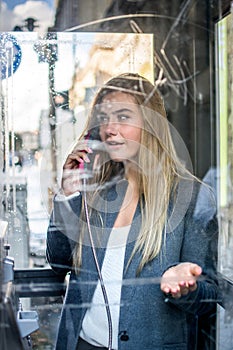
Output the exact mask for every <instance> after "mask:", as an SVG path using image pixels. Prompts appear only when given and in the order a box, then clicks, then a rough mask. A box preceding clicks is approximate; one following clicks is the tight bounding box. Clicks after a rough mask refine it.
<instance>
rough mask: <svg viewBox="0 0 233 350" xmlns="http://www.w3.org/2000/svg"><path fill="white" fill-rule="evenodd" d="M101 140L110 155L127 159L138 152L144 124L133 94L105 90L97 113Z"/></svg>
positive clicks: (121, 159) (113, 157)
mask: <svg viewBox="0 0 233 350" xmlns="http://www.w3.org/2000/svg"><path fill="white" fill-rule="evenodd" d="M97 119H98V124H99V128H100V138H101V141H103V142H105V145H106V148H107V151H108V152H109V155H110V158H111V159H112V160H114V161H117V162H120V161H130V160H132V159H134V157H135V156H136V155H137V153H138V150H139V147H140V142H141V132H142V127H143V119H142V114H141V111H140V109H139V105H138V104H137V103H136V100H135V98H134V97H133V96H132V95H130V94H127V93H124V92H120V91H116V92H111V93H109V94H107V95H106V96H105V97H104V99H103V100H102V103H101V104H100V105H99V106H98V113H97Z"/></svg>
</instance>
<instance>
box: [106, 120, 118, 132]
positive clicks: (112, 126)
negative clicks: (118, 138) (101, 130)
mask: <svg viewBox="0 0 233 350" xmlns="http://www.w3.org/2000/svg"><path fill="white" fill-rule="evenodd" d="M118 131H119V125H118V123H116V122H114V121H109V122H108V124H107V125H106V129H105V132H106V134H107V135H117V134H118Z"/></svg>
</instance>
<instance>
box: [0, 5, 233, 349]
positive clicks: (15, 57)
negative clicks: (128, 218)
mask: <svg viewBox="0 0 233 350" xmlns="http://www.w3.org/2000/svg"><path fill="white" fill-rule="evenodd" d="M100 3H101V4H100ZM152 3H153V4H152ZM229 5H230V2H227V1H226V2H224V1H206V2H205V1H204V2H203V1H191V0H187V1H176V2H174V1H173V2H171V1H165V2H164V3H163V4H161V3H160V4H159V2H157V1H153V2H148V1H125V2H122V1H110V0H109V1H107V0H106V1H101V2H97V3H96V2H95V1H94V2H93V1H85V2H83V1H69V2H66V1H40V2H38V1H23V0H22V1H18V2H17V1H15V2H14V1H3V0H2V1H1V2H0V6H1V12H0V16H1V21H0V30H1V32H0V58H1V63H0V74H1V85H0V100H1V105H0V111H1V119H0V130H1V134H0V179H1V181H0V198H1V203H0V205H1V206H0V219H1V226H0V229H1V232H0V234H1V247H0V248H1V269H0V270H1V274H0V282H1V289H2V291H1V295H2V297H1V303H2V304H3V305H4V306H3V307H2V310H3V311H2V312H1V341H0V344H1V346H0V348H1V349H4V350H5V349H15V348H16V346H17V347H18V348H19V349H21V348H22V349H23V348H25V349H27V348H33V349H54V346H55V339H56V334H57V328H58V322H59V319H60V314H61V309H62V303H63V298H64V292H65V288H66V285H67V283H68V282H69V276H67V277H66V279H65V282H63V280H57V279H56V278H55V276H54V275H51V274H50V265H49V264H48V262H47V261H46V254H45V251H46V234H47V227H48V224H49V218H50V214H51V210H52V206H53V197H54V194H55V193H57V191H58V190H59V188H60V182H61V171H62V166H63V163H64V161H65V159H66V157H67V155H68V154H69V153H70V151H71V150H72V148H73V146H74V144H75V142H76V140H77V139H78V137H79V136H80V135H81V133H82V131H83V129H84V127H85V123H86V121H87V116H88V114H89V112H90V107H91V103H92V101H93V98H94V96H95V94H96V92H97V91H98V89H99V88H100V87H101V86H102V85H103V83H105V82H106V81H107V80H108V79H110V78H111V77H113V76H116V75H118V74H120V73H125V72H131V73H139V74H141V75H142V76H144V77H146V78H147V79H148V80H149V81H151V82H153V83H154V84H155V85H156V87H157V88H158V89H159V91H160V93H161V94H162V96H163V98H164V101H165V107H166V111H167V117H168V121H169V125H170V129H171V133H172V137H173V139H174V142H175V144H176V149H177V151H178V154H179V156H180V157H181V159H182V161H184V162H185V164H186V166H187V167H188V168H189V170H191V171H192V172H193V173H194V174H195V175H196V176H197V177H198V178H200V179H202V180H204V181H205V182H206V183H207V184H208V185H210V186H211V187H212V188H213V193H214V200H215V201H216V203H217V218H218V221H219V227H220V237H219V254H218V271H219V272H220V273H221V276H225V277H226V280H227V281H228V282H229V283H230V284H229V285H231V281H233V276H232V253H231V251H232V227H231V226H232V219H231V217H232V209H231V207H232V184H231V183H232V118H231V115H232V113H231V112H232V68H233V67H232V62H231V61H232V60H231V58H232V23H233V22H232V21H233V20H232V15H231V13H230V12H231V8H230V6H229ZM6 19H8V20H6ZM200 195H202V196H200V199H201V200H202V202H201V205H200V209H199V212H201V211H202V210H205V209H206V207H208V206H210V207H211V205H210V203H208V202H206V201H205V199H206V198H205V193H204V194H203V193H200ZM203 208H204V209H203ZM13 267H14V268H13ZM13 270H15V274H13ZM11 282H12V283H11ZM140 283H142V284H143V285H145V286H147V285H153V284H155V285H159V284H160V278H154V279H153V280H149V279H148V280H146V279H143V280H142V281H140ZM224 283H225V282H223V283H221V287H222V286H223V287H222V288H223V290H224V291H225V289H224V288H225V287H224V286H225V284H224ZM9 285H10V286H9ZM12 285H13V287H12ZM130 285H131V287H132V288H135V289H137V288H139V282H138V280H137V279H135V280H131V281H130ZM227 288H228V287H227ZM230 293H232V292H229V295H231V296H232V294H230ZM4 300H5V301H6V300H10V301H11V302H12V303H5V302H3V301H4ZM132 302H133V300H132ZM209 302H211V300H210V301H209ZM82 307H85V305H79V308H82ZM123 308H124V305H123ZM6 315H7V316H6ZM207 316H208V317H207V318H203V319H201V320H200V326H199V329H200V334H199V339H200V340H199V348H198V349H209V350H212V349H221V350H222V349H223V350H224V349H225V350H230V349H232V347H233V340H232V331H231V330H232V304H231V302H229V298H226V302H225V304H224V303H223V302H222V295H221V294H220V296H219V305H218V306H217V313H216V314H215V313H213V314H210V315H207ZM19 319H21V321H20V320H19ZM25 319H28V320H29V321H28V323H29V324H30V326H29V327H28V328H27V326H25V324H24V320H25ZM2 320H3V321H4V322H5V323H4V322H2ZM4 324H10V327H9V329H11V330H14V331H13V338H14V339H15V343H14V342H12V343H10V344H9V343H8V344H7V341H8V340H7V339H9V337H11V333H10V335H9V333H8V331H9V330H8V328H6V327H5V326H4ZM18 327H19V332H18ZM123 336H124V334H123ZM15 344H16V345H15Z"/></svg>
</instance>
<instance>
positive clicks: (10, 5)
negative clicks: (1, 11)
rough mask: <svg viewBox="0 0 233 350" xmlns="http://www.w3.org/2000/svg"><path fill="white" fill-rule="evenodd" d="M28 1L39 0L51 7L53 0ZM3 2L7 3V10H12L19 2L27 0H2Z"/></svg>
mask: <svg viewBox="0 0 233 350" xmlns="http://www.w3.org/2000/svg"><path fill="white" fill-rule="evenodd" d="M30 1H40V2H46V3H47V4H48V5H49V6H50V7H53V5H54V0H43V1H41V0H30ZM4 2H5V3H6V4H7V7H8V9H9V10H12V9H13V8H14V7H15V6H17V5H20V4H25V3H26V2H28V0H4Z"/></svg>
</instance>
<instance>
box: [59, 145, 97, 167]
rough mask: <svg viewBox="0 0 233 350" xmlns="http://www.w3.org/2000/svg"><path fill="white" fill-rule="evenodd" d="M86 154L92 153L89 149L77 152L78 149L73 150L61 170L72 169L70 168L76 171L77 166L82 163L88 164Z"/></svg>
mask: <svg viewBox="0 0 233 350" xmlns="http://www.w3.org/2000/svg"><path fill="white" fill-rule="evenodd" d="M88 153H93V151H92V150H91V148H89V147H87V148H86V149H82V150H78V149H76V150H73V151H72V153H70V154H69V155H68V157H67V159H66V162H65V164H64V166H63V169H72V168H76V169H77V168H78V167H79V165H80V164H83V163H84V162H86V163H90V159H89V157H88Z"/></svg>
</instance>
